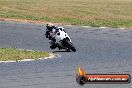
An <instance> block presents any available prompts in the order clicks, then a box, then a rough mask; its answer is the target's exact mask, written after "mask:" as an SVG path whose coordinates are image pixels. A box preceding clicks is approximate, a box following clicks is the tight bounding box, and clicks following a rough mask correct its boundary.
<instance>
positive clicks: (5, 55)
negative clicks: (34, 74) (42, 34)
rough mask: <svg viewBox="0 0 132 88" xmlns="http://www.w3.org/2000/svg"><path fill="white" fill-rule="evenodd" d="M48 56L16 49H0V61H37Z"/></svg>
mask: <svg viewBox="0 0 132 88" xmlns="http://www.w3.org/2000/svg"><path fill="white" fill-rule="evenodd" d="M47 56H49V53H48V52H40V51H27V50H22V49H16V48H0V61H18V60H23V59H38V58H44V57H47Z"/></svg>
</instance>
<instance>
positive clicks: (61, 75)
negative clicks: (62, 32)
mask: <svg viewBox="0 0 132 88" xmlns="http://www.w3.org/2000/svg"><path fill="white" fill-rule="evenodd" d="M64 27H65V29H66V31H67V32H68V34H69V36H70V37H71V38H72V41H73V44H74V45H75V47H76V49H77V51H76V52H64V50H61V51H59V50H58V49H56V50H51V49H50V48H49V43H48V40H47V39H46V38H45V36H44V33H45V30H42V29H45V25H41V24H32V23H16V22H0V47H17V48H22V49H28V50H40V51H49V52H54V53H57V54H59V57H56V58H54V59H50V60H36V61H30V62H12V63H0V88H132V83H130V84H86V85H84V86H80V85H78V84H77V83H76V70H77V68H78V67H79V66H82V67H83V68H84V69H85V70H86V72H87V73H106V74H107V73H127V74H131V75H132V30H122V29H112V28H105V29H103V28H96V27H95V28H92V27H79V26H64Z"/></svg>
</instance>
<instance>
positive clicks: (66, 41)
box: [62, 39, 76, 52]
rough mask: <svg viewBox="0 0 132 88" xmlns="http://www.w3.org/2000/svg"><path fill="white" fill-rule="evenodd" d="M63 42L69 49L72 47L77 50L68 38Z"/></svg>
mask: <svg viewBox="0 0 132 88" xmlns="http://www.w3.org/2000/svg"><path fill="white" fill-rule="evenodd" d="M62 44H63V45H64V46H65V47H67V48H68V49H71V50H72V51H73V52H75V51H76V49H75V47H74V46H73V44H72V43H71V42H70V41H69V40H68V39H64V40H63V41H62Z"/></svg>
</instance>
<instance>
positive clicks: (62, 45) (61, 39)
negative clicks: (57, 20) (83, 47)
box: [54, 27, 76, 52]
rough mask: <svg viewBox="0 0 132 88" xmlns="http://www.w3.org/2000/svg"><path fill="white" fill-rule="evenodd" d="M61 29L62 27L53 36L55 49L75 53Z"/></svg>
mask: <svg viewBox="0 0 132 88" xmlns="http://www.w3.org/2000/svg"><path fill="white" fill-rule="evenodd" d="M63 29H64V28H63V27H58V31H56V32H55V34H54V38H55V43H56V45H57V47H58V48H59V49H66V50H68V51H70V50H72V51H73V52H75V51H76V49H75V47H74V46H73V43H72V41H71V38H70V37H69V36H68V34H67V33H66V32H65V31H63Z"/></svg>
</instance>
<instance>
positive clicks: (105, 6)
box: [0, 0, 132, 27]
mask: <svg viewBox="0 0 132 88" xmlns="http://www.w3.org/2000/svg"><path fill="white" fill-rule="evenodd" d="M131 5H132V0H0V18H12V19H23V20H25V19H26V20H33V21H42V22H53V23H66V24H73V25H90V26H108V27H132V6H131Z"/></svg>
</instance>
